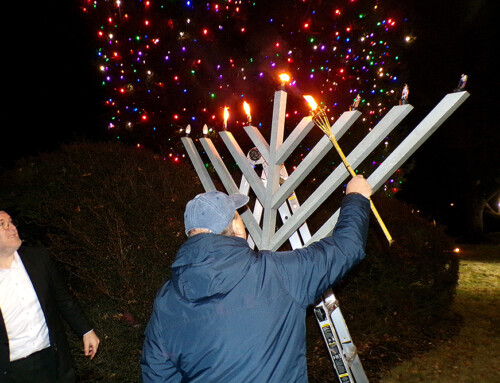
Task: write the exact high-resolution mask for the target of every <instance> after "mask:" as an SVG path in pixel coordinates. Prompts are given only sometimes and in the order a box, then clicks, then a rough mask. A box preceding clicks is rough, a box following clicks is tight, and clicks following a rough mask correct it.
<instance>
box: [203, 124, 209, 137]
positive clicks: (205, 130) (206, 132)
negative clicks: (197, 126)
mask: <svg viewBox="0 0 500 383" xmlns="http://www.w3.org/2000/svg"><path fill="white" fill-rule="evenodd" d="M203 134H204V135H207V134H208V126H207V124H205V125H203Z"/></svg>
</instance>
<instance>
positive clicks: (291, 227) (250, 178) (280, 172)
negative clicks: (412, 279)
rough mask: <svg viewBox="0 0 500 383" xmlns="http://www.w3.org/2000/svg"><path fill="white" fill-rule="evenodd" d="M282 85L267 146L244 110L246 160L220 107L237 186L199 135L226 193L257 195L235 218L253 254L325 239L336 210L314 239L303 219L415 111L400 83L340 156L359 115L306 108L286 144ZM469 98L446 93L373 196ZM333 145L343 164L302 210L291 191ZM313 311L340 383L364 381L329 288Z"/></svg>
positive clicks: (394, 156) (384, 166) (206, 177)
mask: <svg viewBox="0 0 500 383" xmlns="http://www.w3.org/2000/svg"><path fill="white" fill-rule="evenodd" d="M283 85H284V84H282V87H281V88H280V90H278V91H276V92H275V94H274V104H273V115H272V123H271V137H270V142H269V143H268V142H267V141H266V140H265V138H264V137H263V136H262V134H261V133H260V131H259V129H257V128H256V127H255V126H252V125H251V118H250V115H249V112H247V114H248V116H249V118H248V125H247V126H245V127H244V130H245V132H246V133H247V135H248V136H249V137H250V139H251V141H252V142H253V144H254V145H255V147H254V148H252V150H250V152H248V155H245V153H244V152H243V150H242V149H241V147H240V146H239V145H238V143H237V142H236V140H235V138H234V136H233V135H232V133H231V132H229V131H227V130H226V127H227V125H226V121H227V120H226V118H227V109H226V108H225V110H224V113H225V115H224V118H225V120H224V130H223V131H221V132H219V134H220V136H221V138H222V140H223V142H224V144H225V145H226V147H227V149H228V150H229V152H230V153H231V156H232V157H233V159H234V160H235V161H236V163H237V164H238V167H239V169H240V170H241V173H242V177H241V182H240V186H239V187H238V186H237V185H236V183H235V182H234V179H233V176H232V175H231V174H230V173H229V171H228V169H227V167H226V165H225V163H224V161H223V159H222V158H221V156H220V155H219V152H218V151H217V149H216V148H215V146H214V144H213V142H212V140H211V139H210V138H208V137H206V134H205V133H206V129H205V128H204V135H205V137H203V138H200V142H201V144H202V146H203V149H204V151H205V153H206V154H207V156H208V157H209V160H210V161H211V163H212V165H213V167H214V169H215V171H216V173H217V175H218V177H219V179H220V181H221V182H222V184H223V186H224V188H225V189H226V192H227V193H228V194H233V193H242V194H249V192H250V188H251V189H252V190H253V192H254V194H255V196H256V199H255V206H254V210H253V212H252V211H250V209H246V210H245V211H244V212H243V213H242V214H241V217H242V219H243V222H244V223H245V225H246V227H247V230H248V233H249V236H248V242H249V245H250V246H251V247H254V246H256V247H257V248H258V249H259V250H277V249H279V248H280V247H281V246H282V245H283V244H284V243H285V241H286V240H289V241H290V244H291V246H292V248H293V249H296V248H300V247H302V246H306V245H308V244H310V243H312V242H315V241H318V240H320V239H321V238H323V237H326V236H327V235H329V234H330V233H331V232H332V231H333V229H334V227H335V224H336V222H337V219H338V216H339V213H340V209H337V210H336V211H335V212H334V213H333V214H332V215H331V217H330V218H329V219H327V220H326V221H325V222H324V223H323V225H322V226H321V227H320V228H319V229H318V230H317V231H316V232H315V233H314V234H313V235H311V233H310V231H309V227H308V226H307V223H306V220H307V219H308V218H309V217H310V216H311V214H312V213H314V212H315V211H316V210H317V209H318V207H320V206H321V205H322V204H323V202H325V200H326V199H327V198H328V197H329V196H330V195H331V194H332V193H333V192H334V191H335V189H337V188H338V187H339V186H340V185H341V184H342V183H343V182H344V181H345V179H346V178H347V177H349V176H350V175H351V176H355V174H356V173H355V171H354V169H355V168H356V167H357V166H359V165H360V164H361V163H362V161H364V160H365V159H366V157H367V156H368V155H369V154H370V153H372V152H373V150H374V149H375V148H376V147H377V145H379V144H380V143H381V142H382V140H383V139H384V138H385V137H387V136H388V135H389V134H390V133H391V132H392V131H393V130H394V128H395V127H396V126H397V125H398V124H399V123H400V122H401V121H402V120H403V119H404V118H405V117H406V116H407V115H408V113H410V111H411V110H412V109H413V107H412V106H411V105H410V104H408V100H407V94H408V90H407V86H405V89H406V93H403V97H402V100H401V102H400V105H396V106H394V107H392V108H391V109H390V110H389V112H388V113H387V114H386V115H385V116H384V117H383V118H382V119H381V120H380V122H379V123H378V124H377V125H376V126H375V127H374V128H373V129H372V130H371V131H370V132H369V133H368V134H367V135H366V136H365V137H364V138H363V139H362V140H361V141H360V142H359V143H358V145H357V146H356V147H355V148H354V149H353V150H352V151H351V153H349V155H347V156H346V155H345V154H344V152H343V151H342V149H341V148H340V145H339V144H338V140H339V139H340V138H341V137H342V136H343V135H344V134H345V133H346V131H347V130H348V129H349V128H350V127H351V126H352V125H353V124H354V123H355V122H356V120H357V119H358V118H359V117H360V116H361V113H360V112H359V111H358V110H356V108H353V110H350V111H346V112H344V113H343V114H342V115H341V116H340V117H339V118H338V119H337V121H336V122H335V124H333V126H330V123H329V120H328V117H327V116H326V112H325V109H324V108H319V109H317V108H316V106H312V109H313V110H312V112H311V115H310V116H308V117H304V118H303V119H302V120H301V121H300V122H299V124H298V125H297V126H296V127H295V128H294V129H293V130H292V131H291V133H290V134H289V135H288V137H286V139H285V137H284V130H285V114H286V100H287V93H286V91H285V90H284V86H283ZM468 97H469V93H467V92H466V91H463V87H460V88H457V89H455V91H454V92H453V93H449V94H447V95H445V97H444V98H443V99H442V100H441V101H440V102H439V103H438V104H437V105H436V106H435V107H434V108H433V109H432V110H431V112H430V113H429V114H428V115H427V116H426V117H425V118H424V119H423V120H422V121H421V122H420V123H419V124H418V125H417V126H416V127H415V128H414V129H413V130H412V131H411V133H410V134H409V135H408V136H407V137H406V138H405V139H404V140H403V141H402V142H401V143H400V144H399V145H398V146H397V147H396V148H395V149H394V150H393V151H392V152H391V153H390V154H389V156H388V157H387V158H386V159H385V160H384V161H383V162H382V163H381V164H380V165H379V166H378V167H377V169H376V170H375V171H374V172H373V173H372V174H371V175H370V176H369V177H368V178H367V180H368V182H369V183H370V185H371V187H372V189H373V191H374V192H375V191H377V190H378V189H379V188H380V187H381V186H382V185H383V184H384V183H385V182H386V181H387V180H388V178H389V177H390V176H391V175H392V174H393V173H394V172H395V171H396V170H397V169H398V168H399V167H400V166H401V165H402V164H403V163H404V162H405V161H406V160H407V159H408V158H409V157H410V156H411V155H412V154H413V153H414V152H415V151H416V150H417V149H418V148H419V147H420V146H421V145H422V144H423V143H424V142H425V141H426V140H427V139H428V138H429V137H430V136H431V135H432V134H433V133H434V132H435V131H436V129H437V128H439V126H441V125H442V123H443V122H444V121H445V120H446V119H447V118H448V117H449V116H450V115H451V114H452V113H453V112H454V111H455V110H456V109H457V108H458V107H459V106H460V105H461V104H462V103H463V102H464V101H465V100H466V99H467V98H468ZM358 103H359V97H357V99H356V104H358ZM246 108H248V105H245V110H246ZM314 126H318V127H319V128H320V129H321V130H322V131H323V132H324V133H325V135H324V136H323V137H322V138H321V139H320V140H319V141H318V142H317V144H316V145H315V146H314V147H313V148H312V149H311V150H310V152H309V154H308V155H307V156H306V157H305V158H304V159H303V160H302V161H301V163H300V164H299V165H298V166H297V167H296V168H295V170H294V171H293V172H292V173H291V174H290V175H289V174H288V172H287V170H286V167H285V166H284V163H285V161H286V159H287V158H288V157H289V155H290V154H291V153H292V152H293V151H294V150H295V149H296V148H297V146H298V145H299V144H300V142H302V140H303V139H304V138H305V137H306V136H307V135H308V134H309V132H310V131H311V129H312V128H313V127H314ZM182 142H183V144H184V146H185V148H186V151H187V153H188V155H189V157H190V159H191V162H192V163H193V166H194V168H195V170H196V172H197V174H198V177H199V179H200V181H201V183H202V185H203V187H204V189H205V190H206V191H215V190H217V189H216V187H215V184H214V182H213V181H212V178H211V177H210V174H209V173H208V171H207V168H206V167H205V165H204V163H203V161H202V159H201V156H200V154H199V153H198V151H197V149H196V147H195V145H194V142H193V140H192V139H191V138H190V137H188V136H186V137H183V138H182ZM332 147H334V148H335V149H336V150H337V152H338V154H339V155H340V157H341V159H342V163H343V165H340V166H337V167H336V168H335V169H334V170H333V171H332V173H331V174H330V175H329V176H328V177H326V179H325V180H324V181H323V182H322V183H321V184H320V185H319V186H318V188H317V189H316V190H315V191H314V192H313V193H311V195H310V196H309V197H308V198H307V199H306V200H305V201H304V203H303V204H302V205H300V204H299V202H298V200H297V196H296V194H295V190H296V188H297V187H298V186H299V185H300V184H301V183H302V182H303V181H304V179H305V178H306V177H307V176H308V175H309V174H310V172H311V171H312V170H313V169H314V168H315V167H316V165H318V164H319V163H320V162H321V160H322V159H323V158H324V156H325V155H326V154H327V153H328V152H329V151H330V150H331V149H332ZM256 164H261V165H262V168H263V170H262V174H261V175H260V176H259V175H258V174H257V173H256V166H255V165H256ZM371 205H372V211H373V212H374V214H375V216H376V218H377V221H378V222H379V224H380V226H381V228H382V230H383V232H384V234H385V235H386V237H387V239H388V240H389V243H391V242H392V237H391V235H390V234H389V231H388V229H387V228H386V227H385V225H384V224H383V221H382V219H381V217H380V215H379V213H378V211H377V210H376V208H375V206H374V205H373V203H372V202H371ZM278 212H279V214H280V216H281V221H282V225H281V227H280V228H279V229H278V230H276V220H277V214H278ZM315 314H316V318H317V320H318V324H319V325H320V328H321V331H322V335H323V338H324V340H325V342H326V344H327V347H328V350H329V353H330V356H331V359H332V362H333V366H334V369H335V372H336V373H337V377H338V379H339V381H342V382H356V383H365V382H368V379H367V377H366V374H365V372H364V370H363V367H362V365H361V362H360V360H359V357H358V355H357V351H356V348H355V346H354V344H353V342H352V340H351V337H350V334H349V330H348V329H347V326H346V324H345V321H344V318H343V316H342V312H341V310H340V308H339V305H338V301H337V299H336V298H335V295H334V294H333V292H332V291H331V289H330V290H328V291H327V292H326V293H325V294H324V295H323V297H322V299H321V302H320V303H319V304H318V305H317V306H316V307H315Z"/></svg>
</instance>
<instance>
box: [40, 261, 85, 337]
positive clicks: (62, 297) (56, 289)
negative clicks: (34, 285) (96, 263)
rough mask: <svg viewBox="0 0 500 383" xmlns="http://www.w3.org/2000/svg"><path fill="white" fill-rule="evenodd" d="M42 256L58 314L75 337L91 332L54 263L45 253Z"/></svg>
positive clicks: (83, 314) (80, 309)
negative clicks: (44, 258)
mask: <svg viewBox="0 0 500 383" xmlns="http://www.w3.org/2000/svg"><path fill="white" fill-rule="evenodd" d="M44 256H45V257H46V265H47V266H46V267H47V273H48V275H49V276H50V284H51V287H52V293H53V297H52V298H53V299H55V301H56V304H57V307H58V309H59V312H60V314H61V316H62V317H63V318H64V320H65V321H66V323H67V324H68V325H69V327H70V328H71V329H72V330H73V331H74V332H75V334H76V335H78V336H83V335H84V334H85V333H87V332H89V331H90V330H92V325H91V324H90V322H89V321H88V319H87V317H86V315H85V313H84V312H83V310H82V308H81V307H80V305H79V303H78V302H77V301H76V299H75V298H74V297H73V295H72V294H71V293H70V292H69V290H68V288H67V286H66V284H65V282H64V280H63V279H62V277H61V275H60V273H59V272H58V270H57V266H56V265H55V263H54V262H53V261H52V260H51V259H50V257H49V256H48V254H47V253H45V254H44Z"/></svg>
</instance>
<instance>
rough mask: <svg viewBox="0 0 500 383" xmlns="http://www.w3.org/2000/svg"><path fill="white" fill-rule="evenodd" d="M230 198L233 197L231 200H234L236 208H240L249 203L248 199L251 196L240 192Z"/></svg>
mask: <svg viewBox="0 0 500 383" xmlns="http://www.w3.org/2000/svg"><path fill="white" fill-rule="evenodd" d="M229 198H230V199H231V201H233V203H234V207H235V208H236V209H239V208H240V207H242V206H245V205H246V204H247V203H248V201H249V200H250V198H249V197H248V196H247V195H244V194H239V193H236V194H231V195H230V196H229Z"/></svg>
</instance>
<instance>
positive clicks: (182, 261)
mask: <svg viewBox="0 0 500 383" xmlns="http://www.w3.org/2000/svg"><path fill="white" fill-rule="evenodd" d="M254 259H255V258H254V256H253V251H252V250H251V249H250V247H249V246H248V243H247V241H245V240H244V239H242V238H238V237H227V236H223V235H219V234H209V233H202V234H198V235H195V236H194V237H192V238H189V239H188V240H187V241H186V242H184V244H183V245H182V246H181V247H180V249H179V251H178V252H177V256H176V259H175V262H174V263H173V265H172V275H171V282H172V284H173V286H174V287H175V289H176V290H177V292H178V293H179V294H180V295H181V296H182V297H184V298H185V299H187V300H188V301H192V302H194V301H198V300H201V299H204V298H208V297H213V296H216V295H223V294H227V293H228V292H229V291H231V290H232V289H233V288H234V286H236V285H237V284H238V283H239V282H240V281H241V279H242V278H243V277H244V276H245V274H246V273H247V271H248V269H249V268H250V265H251V263H252V261H253V260H254Z"/></svg>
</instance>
